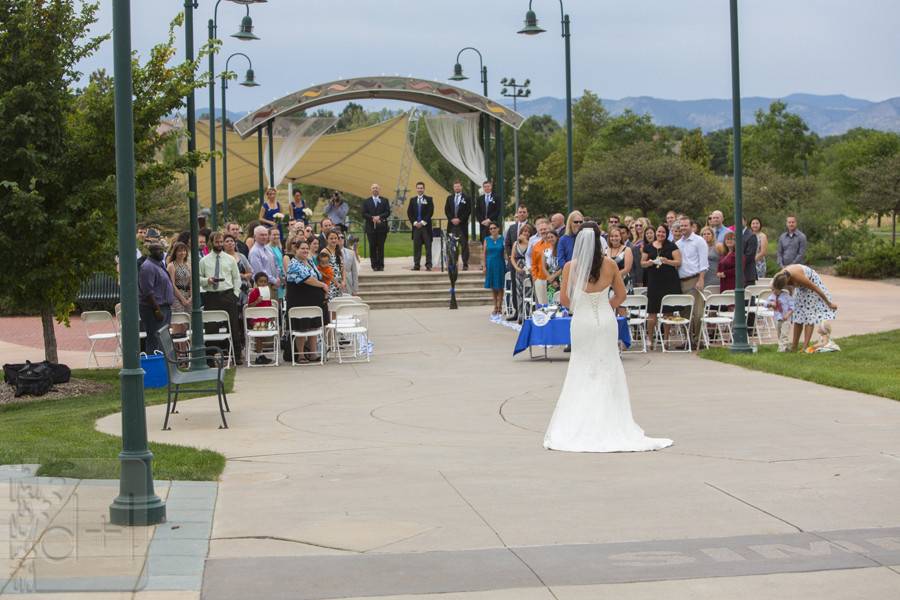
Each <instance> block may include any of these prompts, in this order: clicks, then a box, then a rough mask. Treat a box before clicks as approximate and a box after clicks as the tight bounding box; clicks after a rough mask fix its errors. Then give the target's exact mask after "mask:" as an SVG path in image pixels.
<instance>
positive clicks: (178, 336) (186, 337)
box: [169, 312, 191, 344]
mask: <svg viewBox="0 0 900 600" xmlns="http://www.w3.org/2000/svg"><path fill="white" fill-rule="evenodd" d="M173 325H183V326H184V331H180V332H178V333H175V332H173V333H172V342H174V343H175V344H181V343H185V342H187V343H190V341H191V315H189V314H187V313H186V312H173V313H172V319H171V320H170V321H169V329H170V330H171V329H172V326H173Z"/></svg>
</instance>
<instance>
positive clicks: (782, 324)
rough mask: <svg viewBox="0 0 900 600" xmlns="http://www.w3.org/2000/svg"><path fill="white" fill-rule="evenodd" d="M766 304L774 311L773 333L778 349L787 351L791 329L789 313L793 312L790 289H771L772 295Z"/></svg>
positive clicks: (789, 344)
mask: <svg viewBox="0 0 900 600" xmlns="http://www.w3.org/2000/svg"><path fill="white" fill-rule="evenodd" d="M766 306H767V307H769V308H772V310H773V312H774V313H775V333H776V335H777V336H778V351H779V352H787V349H788V348H790V346H791V343H790V340H789V339H788V335H789V334H790V331H791V315H793V314H794V297H793V296H791V293H790V291H788V290H787V289H783V290H780V291H779V290H772V295H771V296H769V299H768V300H767V301H766Z"/></svg>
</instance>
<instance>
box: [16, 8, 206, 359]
mask: <svg viewBox="0 0 900 600" xmlns="http://www.w3.org/2000/svg"><path fill="white" fill-rule="evenodd" d="M76 4H77V5H78V6H77V7H76ZM96 11H97V4H93V3H87V2H77V3H76V1H75V0H54V1H52V2H51V1H38V0H3V1H2V2H0V156H4V161H3V162H2V163H0V206H3V217H4V218H3V219H2V220H0V244H2V245H3V246H4V247H7V248H16V259H17V261H18V262H19V263H20V264H22V265H27V268H22V269H4V270H2V272H0V290H2V291H0V296H2V297H0V302H3V303H4V304H7V305H11V306H15V307H16V308H18V309H21V310H33V311H36V312H39V313H40V314H41V321H42V324H43V332H44V349H45V354H46V357H47V359H48V360H52V361H55V360H56V359H57V352H56V338H55V335H54V330H53V319H54V317H56V318H57V319H58V320H61V321H66V320H67V319H68V315H69V312H70V310H71V307H72V305H73V302H74V299H75V297H76V295H77V293H78V289H79V286H80V283H81V282H82V281H83V280H85V279H86V278H87V277H88V276H89V275H90V274H91V273H93V272H95V271H98V270H110V271H111V270H112V268H113V260H112V258H113V255H114V252H115V248H114V246H115V241H116V228H115V224H116V212H115V180H114V176H115V143H114V111H113V89H112V80H111V78H110V77H109V76H107V75H106V74H105V73H104V72H102V71H99V72H97V73H94V74H93V75H92V76H91V77H90V80H89V82H88V84H87V86H86V87H85V88H84V89H83V90H76V89H75V83H76V82H77V81H78V80H79V79H80V73H78V71H77V69H76V65H77V64H78V63H79V62H80V61H81V60H82V59H84V58H86V57H88V56H90V55H91V54H93V53H94V52H95V51H96V50H97V48H98V47H99V46H100V44H101V43H102V42H103V41H104V40H105V39H106V38H107V37H108V36H99V37H86V36H87V31H88V29H89V28H90V26H91V25H92V24H93V23H95V22H96V18H95V15H96ZM178 24H179V21H178V20H176V21H175V22H174V23H173V25H172V27H171V28H170V31H169V39H168V40H167V41H166V42H165V43H163V44H160V45H158V46H156V47H154V48H153V50H152V51H151V53H150V58H149V60H148V61H147V63H146V64H145V65H140V64H139V63H138V61H137V59H136V58H135V59H134V60H133V61H132V62H133V68H134V76H133V78H134V97H135V104H134V121H135V159H136V164H137V171H136V181H135V183H136V187H137V191H138V202H139V205H143V206H144V207H145V208H146V207H147V206H148V205H150V204H152V202H153V200H154V198H156V197H158V196H159V195H160V190H162V189H164V188H166V187H167V186H169V185H170V184H171V183H172V181H173V180H174V179H175V177H176V174H177V172H178V171H182V170H185V169H188V168H191V167H194V166H196V165H197V164H198V163H199V161H200V160H201V159H202V156H203V155H199V154H195V155H191V156H188V155H176V156H175V157H171V156H170V155H169V153H166V152H164V149H165V147H166V145H167V144H169V143H170V142H171V138H172V137H173V136H174V135H175V133H174V132H170V133H167V134H163V133H159V131H158V126H159V122H160V120H161V119H162V118H163V117H165V116H166V115H168V114H171V113H173V112H175V111H176V110H177V109H178V108H179V107H181V105H182V102H183V98H184V96H185V95H186V94H187V92H188V91H189V90H191V89H192V88H194V87H200V86H202V85H204V84H205V81H204V80H203V79H195V77H194V73H195V71H196V69H197V66H198V62H199V61H200V60H201V59H202V58H203V57H204V56H205V51H204V52H201V53H200V56H198V58H197V61H195V62H194V63H182V64H177V65H174V66H173V65H171V64H169V62H170V60H171V58H172V57H173V56H174V54H175V44H174V28H175V27H176V26H177V25H178ZM166 156H169V158H165V157H166ZM160 157H163V158H162V159H160ZM125 259H126V260H130V259H131V257H126V258H125Z"/></svg>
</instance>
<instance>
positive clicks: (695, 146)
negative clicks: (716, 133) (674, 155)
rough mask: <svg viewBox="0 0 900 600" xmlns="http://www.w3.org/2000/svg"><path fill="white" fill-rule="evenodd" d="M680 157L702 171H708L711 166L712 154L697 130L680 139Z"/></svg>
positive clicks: (701, 133) (701, 134)
mask: <svg viewBox="0 0 900 600" xmlns="http://www.w3.org/2000/svg"><path fill="white" fill-rule="evenodd" d="M681 157H682V158H683V159H685V160H686V161H688V162H692V163H694V164H695V165H697V166H698V167H701V168H702V169H706V170H709V167H710V165H711V164H712V153H711V152H710V151H709V146H708V145H707V143H706V138H704V137H703V132H701V131H700V130H699V129H694V130H692V131H690V132H689V133H688V134H687V135H685V136H684V137H683V138H682V139H681Z"/></svg>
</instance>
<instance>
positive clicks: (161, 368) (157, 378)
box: [141, 351, 169, 389]
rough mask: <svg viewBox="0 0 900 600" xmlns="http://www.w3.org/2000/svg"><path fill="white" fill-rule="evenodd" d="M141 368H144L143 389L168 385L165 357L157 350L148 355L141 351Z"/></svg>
mask: <svg viewBox="0 0 900 600" xmlns="http://www.w3.org/2000/svg"><path fill="white" fill-rule="evenodd" d="M141 368H142V369H144V389H146V388H161V387H166V386H167V385H169V372H168V370H166V357H165V356H163V354H162V353H160V352H159V351H157V352H156V354H152V355H150V356H148V355H147V354H145V353H143V352H141Z"/></svg>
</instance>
